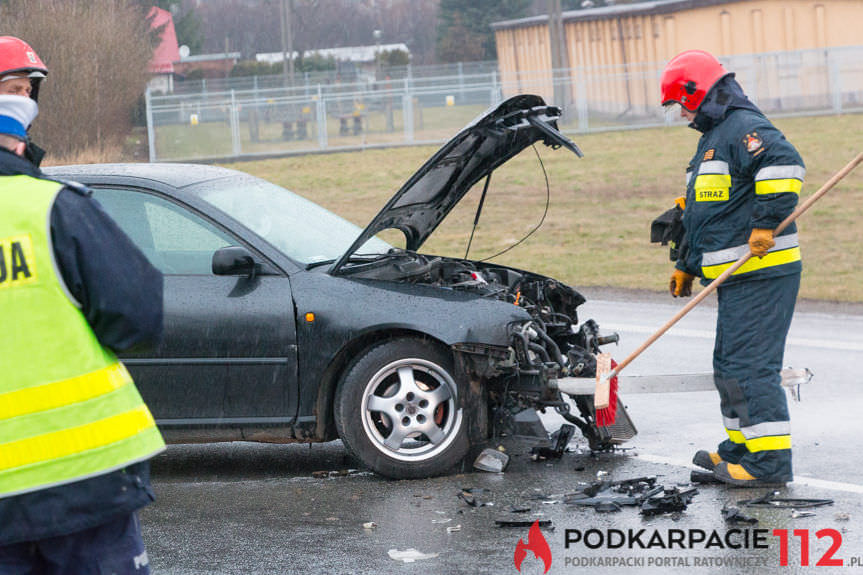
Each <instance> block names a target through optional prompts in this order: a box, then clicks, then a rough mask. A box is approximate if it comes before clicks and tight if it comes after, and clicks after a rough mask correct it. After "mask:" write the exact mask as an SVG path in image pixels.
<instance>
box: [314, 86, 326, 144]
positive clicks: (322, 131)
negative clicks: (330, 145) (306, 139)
mask: <svg viewBox="0 0 863 575" xmlns="http://www.w3.org/2000/svg"><path fill="white" fill-rule="evenodd" d="M315 115H316V117H317V124H318V147H319V148H320V149H322V150H326V149H327V104H326V102H324V93H323V90H321V85H320V84H318V103H317V107H316V109H315Z"/></svg>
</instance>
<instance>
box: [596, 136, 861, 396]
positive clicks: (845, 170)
mask: <svg viewBox="0 0 863 575" xmlns="http://www.w3.org/2000/svg"><path fill="white" fill-rule="evenodd" d="M860 162H863V152H861V153H859V154H857V157H856V158H854V159H853V160H851V161H850V162H848V164H847V165H846V166H845V167H844V168H842V169H841V170H839V171H838V172H836V174H834V175H833V177H832V178H830V179H829V180H827V182H826V183H825V184H824V185H823V186H821V189H819V190H818V191H817V192H815V193H814V194H812V196H811V197H810V198H809V199H807V200H806V201H805V202H803V203H802V204H800V205H799V206H797V209H796V210H794V211H793V212H791V215H789V216H788V217H787V218H785V219H784V220H782V223H780V224H779V225H778V226H776V229H775V230H774V232H773V235H774V236H777V235H779V233H780V232H782V230H784V229H785V228H787V227H788V226H789V225H791V222H793V221H794V220H796V219H797V218H799V217H800V216H801V215H802V214H803V212H805V211H806V210H808V209H809V207H810V206H812V204H814V203H815V202H816V201H818V199H819V198H820V197H821V196H823V195H824V194H826V193H827V192H828V191H830V189H831V188H833V186H835V185H836V184H838V183H839V181H840V180H841V179H842V178H844V177H845V176H847V175H848V174H849V173H850V172H851V170H853V169H854V168H856V167H857V165H858V164H860ZM751 257H752V252H746V253H745V254H744V255H742V256H740V259H739V260H737V261H736V262H734V264H733V265H732V266H731V267H730V268H728V269H727V270H725V271H724V272H722V274H721V275H720V276H719V277H717V278H716V279H714V280H713V281H712V282H710V283H709V284H708V285H707V287H705V288H704V289H703V290H701V291H700V292H698V294H697V295H696V296H695V297H693V298H692V300H691V301H690V302H689V303H687V304H686V305H685V306H683V308H682V309H681V310H680V311H678V312H677V313H676V314H674V317H672V318H671V319H670V320H668V321H667V322H666V323H665V325H663V326H662V327H660V328H659V329H658V330H656V333H654V334H653V335H651V336H650V337H649V338H647V340H646V341H645V342H644V343H642V344H641V345H640V346H638V349H636V350H635V351H633V352H632V353H630V354H629V355H628V356H627V358H626V359H624V360H623V361H621V362H620V363H619V364H618V365H617V367H615V368H614V369H613V370H611V371H610V372H609V373H608V374H607V375H606V376H605V378H604V379H611V378H612V377H614V376H616V375H617V374H619V373H620V372H621V371H622V370H623V368H624V367H626V366H627V365H629V364H630V363H632V360H634V359H635V358H636V357H638V356H639V355H641V352H643V351H644V350H645V349H647V348H648V347H650V346H651V345H652V344H653V342H655V341H656V340H657V339H659V338H660V337H662V335H663V334H664V333H665V332H666V331H668V330H669V329H671V326H673V325H674V324H676V323H677V322H678V321H680V318H682V317H683V316H685V315H686V314H688V313H689V312H690V310H692V308H694V307H695V306H697V305H698V304H699V303H701V300H703V299H704V298H706V297H707V296H708V295H710V294H711V293H712V292H714V291H716V288H718V287H719V286H720V285H721V284H722V282H724V281H725V280H726V279H728V276H730V275H731V274H733V273H734V272H736V271H737V270H738V269H740V267H741V266H742V265H743V264H745V263H746V262H747V261H749V258H751Z"/></svg>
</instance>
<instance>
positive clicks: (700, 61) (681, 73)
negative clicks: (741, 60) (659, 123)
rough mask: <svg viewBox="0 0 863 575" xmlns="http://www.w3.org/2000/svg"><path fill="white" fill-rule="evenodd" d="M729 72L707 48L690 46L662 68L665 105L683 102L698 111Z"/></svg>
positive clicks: (688, 107)
mask: <svg viewBox="0 0 863 575" xmlns="http://www.w3.org/2000/svg"><path fill="white" fill-rule="evenodd" d="M728 74H729V72H728V71H727V70H726V69H725V68H723V67H722V64H720V62H719V60H717V59H716V58H715V57H714V56H713V55H712V54H709V53H707V52H705V51H703V50H687V51H686V52H681V53H680V54H678V55H677V56H675V57H674V58H672V59H671V62H669V63H668V65H667V66H666V67H665V70H663V71H662V105H663V106H665V105H668V104H672V103H674V102H676V103H678V104H680V105H681V106H683V107H684V108H686V109H687V110H689V111H690V112H695V111H697V110H698V107H699V106H700V105H701V102H703V101H704V96H706V95H707V92H709V91H710V88H712V87H713V86H714V84H716V82H718V81H719V80H721V79H722V78H724V77H725V76H727V75H728Z"/></svg>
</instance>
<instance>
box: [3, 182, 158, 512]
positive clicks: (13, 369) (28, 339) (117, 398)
mask: <svg viewBox="0 0 863 575" xmlns="http://www.w3.org/2000/svg"><path fill="white" fill-rule="evenodd" d="M62 187H63V186H62V185H61V184H58V183H57V182H52V181H48V180H41V179H38V178H33V177H31V176H26V175H16V176H3V177H0V254H2V255H0V315H2V317H3V318H4V319H3V321H4V325H5V326H8V327H7V331H6V333H5V334H4V337H3V338H0V359H2V364H3V367H4V373H3V377H2V378H0V497H7V496H10V495H15V494H20V493H27V492H31V491H36V490H39V489H43V488H46V487H49V486H54V485H62V484H66V483H71V482H74V481H79V480H81V479H85V478H88V477H94V476H98V475H101V474H104V473H108V472H110V471H112V470H115V469H119V468H122V467H125V466H127V465H129V464H131V463H134V462H137V461H142V460H145V459H148V458H150V457H152V456H153V455H155V454H156V453H158V452H160V451H162V450H163V449H164V442H163V441H162V437H161V435H160V434H159V431H158V429H157V428H156V425H155V422H154V421H153V417H152V415H151V414H150V412H149V410H148V409H147V407H146V406H145V405H144V403H143V401H142V400H141V397H140V395H139V394H138V391H137V389H136V388H135V385H134V383H133V382H132V379H131V377H130V376H129V373H128V372H127V371H126V369H125V367H124V366H123V365H122V364H121V363H120V362H119V361H118V360H117V358H116V356H115V355H114V354H113V353H112V352H111V351H110V350H108V349H107V348H105V347H103V346H102V345H100V344H99V342H98V340H97V339H96V337H95V336H94V334H93V331H92V329H91V328H90V326H89V325H88V323H87V321H86V319H85V318H84V316H83V314H82V313H81V312H80V310H79V309H78V307H77V305H76V304H77V302H75V301H74V299H73V298H72V296H71V295H70V294H69V292H68V290H67V289H66V286H65V284H64V283H63V281H62V279H61V276H60V274H59V273H58V271H57V269H56V267H55V264H54V261H53V247H52V245H51V237H50V229H49V225H48V222H49V217H50V213H51V207H52V205H53V202H54V198H55V196H56V194H57V193H58V192H59V191H60V189H62Z"/></svg>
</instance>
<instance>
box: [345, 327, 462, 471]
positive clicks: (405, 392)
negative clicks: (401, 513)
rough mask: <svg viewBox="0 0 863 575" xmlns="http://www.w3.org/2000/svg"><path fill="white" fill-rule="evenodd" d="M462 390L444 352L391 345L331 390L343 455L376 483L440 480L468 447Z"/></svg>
mask: <svg viewBox="0 0 863 575" xmlns="http://www.w3.org/2000/svg"><path fill="white" fill-rule="evenodd" d="M462 387H463V384H461V383H460V382H459V381H458V379H457V378H456V377H455V375H454V374H453V359H452V355H451V354H450V353H448V352H447V351H446V350H445V349H443V348H441V347H440V346H438V345H436V344H434V343H433V342H430V341H427V340H420V339H413V338H402V339H395V340H390V341H387V342H384V343H381V344H378V345H376V346H374V347H372V348H370V349H369V350H367V351H366V352H364V353H363V354H362V355H361V356H359V357H358V358H357V359H356V360H354V362H353V363H352V364H351V365H350V366H349V367H348V368H347V370H346V371H345V374H344V376H343V377H342V380H341V382H340V383H339V386H338V389H337V390H336V399H335V422H336V428H337V429H338V432H339V436H340V437H341V438H342V441H343V442H344V443H345V445H346V447H347V449H348V451H349V452H351V454H352V455H354V456H355V457H357V458H358V459H359V460H360V461H362V462H363V463H365V464H366V465H368V466H369V467H370V468H371V469H372V470H374V471H376V472H377V473H380V474H381V475H385V476H387V477H392V478H395V479H405V478H418V477H429V476H431V475H439V474H441V473H444V472H446V471H447V470H448V469H450V468H451V467H452V466H454V465H455V464H456V463H458V462H460V461H461V460H462V459H463V458H464V457H465V455H466V454H467V452H468V449H469V447H470V441H469V438H468V425H467V422H466V417H465V409H464V407H463V406H462V403H461V402H462V401H463V400H462V397H463V396H464V393H462Z"/></svg>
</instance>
